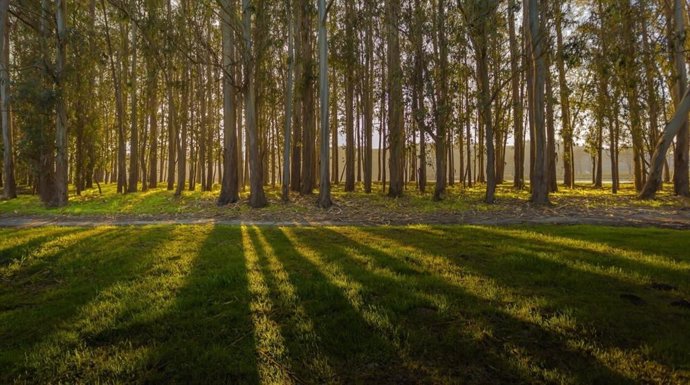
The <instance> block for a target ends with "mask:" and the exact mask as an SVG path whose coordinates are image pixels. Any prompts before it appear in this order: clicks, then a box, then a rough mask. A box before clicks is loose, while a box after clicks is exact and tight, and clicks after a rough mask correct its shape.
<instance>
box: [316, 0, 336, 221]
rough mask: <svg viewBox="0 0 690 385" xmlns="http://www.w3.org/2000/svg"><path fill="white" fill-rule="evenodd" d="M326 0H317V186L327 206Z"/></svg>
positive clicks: (322, 205)
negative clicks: (319, 139)
mask: <svg viewBox="0 0 690 385" xmlns="http://www.w3.org/2000/svg"><path fill="white" fill-rule="evenodd" d="M326 12H327V10H326V0H319V87H320V90H319V95H320V96H321V102H320V104H319V107H320V110H321V114H320V119H319V122H320V123H321V147H320V149H319V150H320V152H321V174H320V176H319V178H320V184H321V185H320V187H319V206H320V207H321V208H324V209H325V208H329V207H331V205H333V202H332V201H331V176H330V174H329V173H330V169H329V164H328V152H329V151H328V145H329V141H330V138H329V134H330V128H329V125H328V92H329V89H328V34H327V29H326V17H327V15H326Z"/></svg>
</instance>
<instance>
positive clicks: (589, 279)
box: [361, 227, 678, 379]
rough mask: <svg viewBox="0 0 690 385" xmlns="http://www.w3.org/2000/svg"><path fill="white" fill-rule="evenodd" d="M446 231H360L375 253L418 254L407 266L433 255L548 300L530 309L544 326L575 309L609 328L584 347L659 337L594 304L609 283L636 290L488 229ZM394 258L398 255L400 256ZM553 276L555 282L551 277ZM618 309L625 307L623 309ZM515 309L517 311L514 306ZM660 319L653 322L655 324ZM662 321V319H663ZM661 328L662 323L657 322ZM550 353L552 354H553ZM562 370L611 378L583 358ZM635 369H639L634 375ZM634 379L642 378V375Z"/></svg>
mask: <svg viewBox="0 0 690 385" xmlns="http://www.w3.org/2000/svg"><path fill="white" fill-rule="evenodd" d="M446 230H447V231H444V232H440V233H429V232H422V231H417V230H415V229H402V230H400V229H399V230H398V231H386V230H383V231H382V230H380V229H363V230H362V231H363V232H364V234H366V235H367V236H369V237H370V238H369V241H370V242H375V241H376V239H377V237H378V239H381V240H383V245H382V246H377V248H378V247H387V248H396V247H403V248H404V247H412V248H413V249H414V250H416V252H418V253H420V257H417V256H414V257H411V260H410V261H409V263H415V262H417V261H415V259H418V258H424V254H429V255H437V256H440V257H442V258H443V259H444V260H446V261H447V262H448V263H451V264H452V265H451V266H457V267H459V268H461V269H464V270H469V271H471V272H473V273H474V274H479V275H483V276H485V277H488V278H490V279H491V280H493V281H495V282H496V283H497V284H498V285H500V286H503V287H506V288H510V290H511V292H513V293H515V295H522V294H521V293H526V294H527V297H524V298H523V299H522V300H523V301H524V300H525V299H528V298H529V296H530V294H531V295H534V294H536V293H538V294H539V295H540V296H543V297H544V298H546V299H547V303H548V306H547V308H542V307H541V306H538V307H536V308H535V309H534V311H537V312H538V313H540V314H537V318H539V319H543V320H546V319H547V318H549V317H551V316H552V315H554V314H555V315H558V313H559V312H560V311H561V310H562V309H563V307H565V308H570V309H575V311H576V314H579V315H580V316H583V318H588V319H589V320H590V322H591V320H592V319H594V321H595V322H594V323H595V324H596V325H597V326H598V327H604V330H607V329H608V328H610V330H609V333H604V334H608V335H600V334H597V335H596V336H594V335H589V336H588V335H583V336H581V337H580V338H584V340H585V341H588V340H590V343H594V344H595V346H601V345H604V346H605V347H606V348H609V349H610V350H612V351H616V350H617V349H622V350H623V351H625V349H626V348H629V347H636V346H638V345H639V344H638V343H634V341H632V340H628V341H627V342H626V339H625V338H623V340H621V336H625V332H626V331H627V333H628V335H629V336H630V335H632V336H633V337H634V339H636V340H637V339H640V338H642V339H644V340H645V341H646V343H648V344H650V345H652V346H653V344H654V342H655V341H654V339H655V338H657V337H658V336H659V334H658V333H659V332H658V326H655V325H649V318H648V317H641V320H636V319H631V317H632V318H635V316H634V314H635V313H634V312H633V311H629V310H630V309H625V308H621V307H613V306H611V304H609V305H606V304H605V303H603V302H601V299H599V300H597V298H601V296H602V292H600V291H602V290H603V291H606V290H607V289H608V290H610V289H611V284H612V282H613V283H614V285H615V286H617V287H618V288H619V289H618V290H621V289H620V288H625V287H628V288H630V287H635V285H634V284H631V283H629V282H627V281H619V280H617V279H615V278H611V277H608V276H602V275H599V274H595V273H592V272H589V271H582V270H578V271H577V272H575V271H573V270H572V269H571V268H570V267H569V266H567V265H566V264H564V263H559V262H557V261H553V260H549V259H545V258H541V257H539V256H537V252H536V251H532V250H531V249H530V247H533V246H534V247H541V246H535V245H532V244H529V243H527V244H526V243H525V241H524V240H520V239H511V238H510V237H499V236H497V235H496V234H495V233H492V232H491V231H489V229H481V228H475V227H472V228H462V229H457V230H456V231H458V233H456V234H453V233H451V232H450V229H446ZM483 230H485V231H483ZM361 237H363V236H361ZM386 240H387V241H386ZM458 240H461V242H458ZM458 243H459V244H458ZM492 244H493V245H492ZM396 245H397V246H396ZM550 251H551V252H554V249H553V248H551V249H550ZM397 253H398V254H400V251H399V252H397ZM402 253H403V254H404V253H405V251H402ZM449 254H450V255H455V256H458V257H453V258H451V257H448V255H449ZM551 275H554V276H555V277H551ZM569 293H570V294H569ZM604 295H605V294H604ZM614 297H615V298H614V300H615V301H621V299H620V298H618V292H617V291H616V293H615V296H614ZM518 298H519V297H518ZM604 299H605V298H604ZM526 305H527V307H530V306H531V305H529V304H526ZM619 305H620V304H619ZM622 305H625V304H624V303H622ZM518 306H520V305H519V304H518ZM553 306H557V307H559V308H560V309H554V308H552V307H553ZM631 306H632V305H631ZM544 312H545V313H544ZM541 313H544V314H541ZM662 316H663V314H662ZM578 318H579V317H578ZM658 318H659V317H656V318H655V319H658ZM661 318H662V319H663V318H664V317H661ZM666 318H667V317H666ZM645 320H647V321H645ZM645 322H646V323H647V324H645ZM655 322H656V321H655ZM659 322H663V321H662V320H659ZM607 325H608V326H607ZM616 325H618V326H616ZM581 326H582V325H580V327H581ZM585 326H587V325H585ZM643 326H644V328H646V329H652V330H655V332H654V333H649V335H645V334H647V333H645V332H644V330H645V329H642V327H643ZM669 326H670V325H669ZM638 329H639V330H638ZM669 330H671V333H672V332H673V330H674V328H673V327H671V328H669ZM675 330H678V329H675ZM536 332H537V334H536V335H535V336H533V337H530V338H527V339H526V340H530V339H535V337H538V336H539V335H540V334H541V333H542V331H539V330H536ZM532 333H533V331H530V334H532ZM578 333H579V331H578ZM578 335H579V334H578ZM554 338H556V339H559V338H560V337H558V336H554ZM561 339H562V338H561ZM638 342H639V341H638ZM559 350H560V349H556V351H558V354H556V355H553V357H547V361H553V360H559V361H560V360H561V357H562V356H561V353H560V351H559ZM548 351H552V350H551V348H550V349H549V350H548ZM655 355H658V354H655ZM639 363H640V362H639V361H638V364H639ZM564 364H566V366H568V367H572V366H573V365H571V364H575V365H576V366H575V367H577V366H580V370H581V371H586V372H587V373H586V375H588V376H590V377H591V378H592V379H598V378H607V377H608V375H609V374H612V373H607V372H606V370H604V371H603V372H600V371H599V370H596V371H592V370H591V369H592V368H594V369H599V368H601V365H599V364H598V363H596V362H589V360H588V359H586V357H583V358H581V359H580V360H576V361H573V360H568V361H565V362H564ZM619 364H622V366H628V365H631V363H629V362H622V361H621V362H619ZM635 365H637V364H635ZM638 369H640V368H636V369H635V370H638ZM637 374H638V375H640V373H637ZM666 374H668V373H666ZM642 375H646V374H642Z"/></svg>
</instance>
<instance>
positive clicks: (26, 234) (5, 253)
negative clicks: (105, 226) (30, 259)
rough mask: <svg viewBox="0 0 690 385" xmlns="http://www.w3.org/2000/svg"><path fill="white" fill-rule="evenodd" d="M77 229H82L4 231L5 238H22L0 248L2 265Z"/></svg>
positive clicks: (25, 255)
mask: <svg viewBox="0 0 690 385" xmlns="http://www.w3.org/2000/svg"><path fill="white" fill-rule="evenodd" d="M77 231H81V230H79V229H69V228H49V229H17V230H14V231H12V232H7V233H2V234H0V236H2V237H4V238H10V237H12V238H20V239H21V241H20V242H18V243H17V244H14V245H12V246H9V247H2V248H0V267H2V266H5V265H9V264H11V263H13V262H14V261H16V260H21V259H24V258H26V257H27V256H29V255H30V254H31V253H33V252H34V251H35V250H37V249H38V248H40V247H41V246H42V245H43V244H44V243H46V242H48V241H49V240H51V239H54V238H56V237H60V236H63V235H66V234H72V233H75V232H77Z"/></svg>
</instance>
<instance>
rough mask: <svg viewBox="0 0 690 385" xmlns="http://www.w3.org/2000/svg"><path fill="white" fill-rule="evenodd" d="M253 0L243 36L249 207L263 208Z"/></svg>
mask: <svg viewBox="0 0 690 385" xmlns="http://www.w3.org/2000/svg"><path fill="white" fill-rule="evenodd" d="M251 13H252V5H251V0H242V36H243V39H244V44H243V50H242V56H243V63H244V87H245V90H244V119H245V129H246V130H247V139H248V144H249V146H248V147H249V148H248V152H249V189H250V193H249V205H250V206H251V207H253V208H261V207H264V206H266V204H267V203H268V202H267V200H266V194H265V193H264V181H263V170H262V168H261V159H260V158H259V156H260V154H259V132H258V128H257V126H256V89H255V85H254V81H255V76H256V68H255V66H254V64H255V61H254V56H255V55H254V44H253V41H252V21H251V20H252V17H251Z"/></svg>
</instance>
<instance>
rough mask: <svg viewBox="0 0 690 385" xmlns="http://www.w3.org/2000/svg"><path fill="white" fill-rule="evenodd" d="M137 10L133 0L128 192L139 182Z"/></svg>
mask: <svg viewBox="0 0 690 385" xmlns="http://www.w3.org/2000/svg"><path fill="white" fill-rule="evenodd" d="M136 12H137V2H136V0H131V8H130V27H129V28H130V33H131V39H132V43H131V52H130V54H131V59H132V72H131V73H132V74H131V76H130V82H131V87H132V92H131V95H130V96H131V98H132V101H131V104H132V107H131V109H132V111H131V112H132V118H131V122H130V123H131V125H132V129H131V131H130V136H129V186H127V192H130V193H132V192H137V183H138V182H139V167H138V162H139V130H138V127H137V126H138V124H139V121H138V118H137V114H138V111H139V103H138V100H137V79H138V76H137V23H136V22H135V21H134V17H135V15H136Z"/></svg>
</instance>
